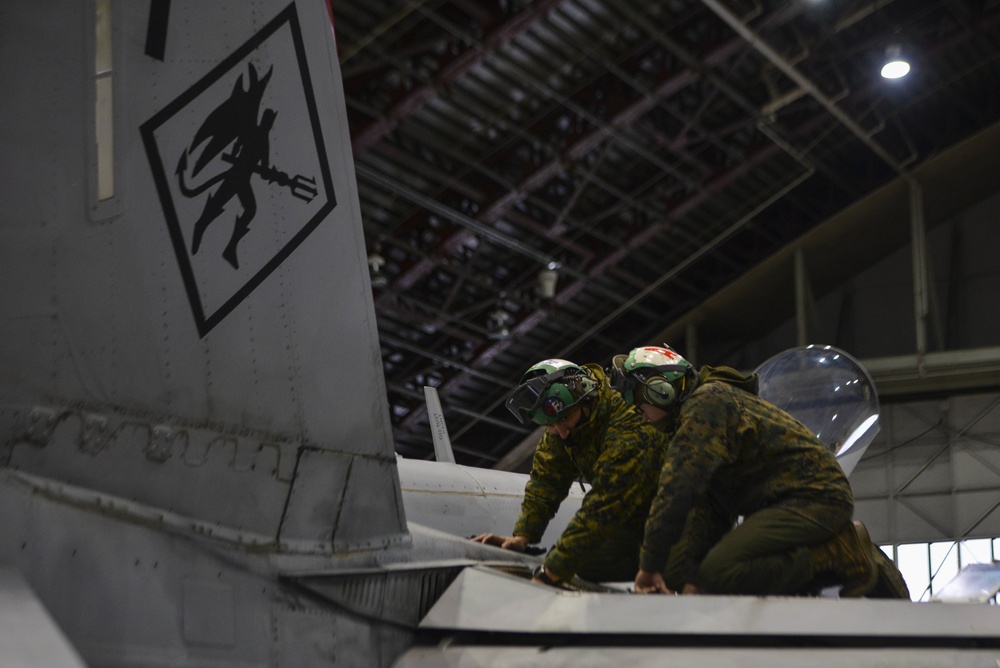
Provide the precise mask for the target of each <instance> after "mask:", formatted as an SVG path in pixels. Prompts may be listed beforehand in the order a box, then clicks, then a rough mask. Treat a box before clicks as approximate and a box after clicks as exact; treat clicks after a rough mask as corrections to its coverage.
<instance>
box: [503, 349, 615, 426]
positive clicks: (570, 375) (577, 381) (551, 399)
mask: <svg viewBox="0 0 1000 668" xmlns="http://www.w3.org/2000/svg"><path fill="white" fill-rule="evenodd" d="M596 389H597V383H596V382H594V379H593V378H591V377H590V374H588V373H587V371H586V370H585V369H583V368H582V367H580V366H578V365H576V364H573V363H572V362H568V361H566V360H560V359H548V360H542V361H541V362H538V363H537V364H535V365H533V366H532V367H531V368H530V369H528V370H527V371H525V372H524V375H523V376H521V381H520V384H519V385H518V386H517V387H516V388H514V390H513V391H512V392H511V393H510V394H509V395H508V397H507V410H509V411H510V412H511V413H513V414H514V417H516V418H517V419H518V421H519V422H520V423H521V424H527V423H528V421H531V422H534V423H535V424H539V425H543V426H546V425H550V424H553V423H554V422H557V421H559V420H560V419H562V418H563V417H565V415H566V413H568V412H569V411H570V410H572V409H573V408H575V407H576V406H577V405H578V404H579V403H580V402H581V401H583V400H584V399H586V398H587V397H589V396H590V395H591V394H593V392H594V391H595V390H596Z"/></svg>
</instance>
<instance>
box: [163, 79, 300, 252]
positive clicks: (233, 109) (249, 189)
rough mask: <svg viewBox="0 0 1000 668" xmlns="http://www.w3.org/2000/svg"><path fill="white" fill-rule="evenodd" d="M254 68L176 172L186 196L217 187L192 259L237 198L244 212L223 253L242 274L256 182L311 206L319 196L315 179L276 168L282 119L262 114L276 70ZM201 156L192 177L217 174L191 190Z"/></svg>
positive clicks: (215, 113)
mask: <svg viewBox="0 0 1000 668" xmlns="http://www.w3.org/2000/svg"><path fill="white" fill-rule="evenodd" d="M248 68H249V73H248V77H247V82H246V84H245V85H244V79H243V75H242V74H240V76H239V78H238V79H237V80H236V84H235V86H234V87H233V91H232V94H231V95H230V96H229V98H228V99H226V100H225V101H224V102H222V104H220V105H219V106H218V107H216V108H215V109H214V110H213V111H212V112H211V113H210V114H208V116H207V118H205V121H204V122H203V123H202V124H201V127H199V128H198V131H197V132H196V133H195V136H194V139H193V140H192V142H191V146H190V147H189V148H188V149H187V150H185V151H184V152H183V153H182V154H181V157H180V160H179V161H178V163H177V170H176V175H177V181H178V186H179V188H180V191H181V193H182V194H183V195H184V196H185V197H188V198H193V197H197V196H199V195H201V194H202V193H204V192H205V191H207V190H209V189H211V188H215V190H214V191H212V192H211V193H210V194H209V195H208V198H207V200H206V202H205V205H204V208H203V209H202V211H201V215H200V216H199V217H198V220H197V221H196V222H195V224H194V232H193V238H192V241H191V254H192V255H195V254H197V253H198V249H199V248H200V247H201V241H202V238H203V236H204V234H205V230H206V229H208V226H209V225H211V224H212V223H213V222H214V221H216V220H218V219H219V218H220V216H221V215H222V214H223V212H225V210H226V206H227V204H229V202H230V201H232V200H233V199H234V198H235V199H236V200H237V201H238V202H239V205H240V207H241V209H240V211H239V213H237V214H236V218H235V222H234V223H233V231H232V234H231V235H230V237H229V243H228V244H227V245H226V248H225V250H223V251H222V257H223V258H225V260H226V261H227V262H229V264H231V265H232V266H233V268H234V269H239V258H238V255H237V247H238V245H239V243H240V240H241V239H242V238H243V237H245V236H246V235H247V233H248V232H249V231H250V223H251V222H252V221H253V218H254V216H255V215H256V213H257V199H256V196H255V194H254V181H255V178H254V177H258V178H259V179H261V180H263V181H264V182H267V183H271V184H275V185H277V186H282V187H286V188H288V189H289V190H290V191H291V194H292V195H293V196H295V197H297V198H299V199H301V200H303V201H305V202H310V201H312V199H313V198H314V197H315V196H316V194H317V190H316V180H315V179H314V178H310V177H307V176H303V175H301V174H298V175H296V176H294V177H293V176H289V175H288V174H286V173H285V172H283V171H281V170H279V169H278V168H277V167H275V166H274V165H272V164H271V163H270V134H271V130H272V129H273V127H274V121H275V118H276V117H277V115H278V114H277V112H276V111H275V110H274V109H269V108H264V109H263V110H261V100H262V99H263V96H264V90H265V89H266V88H267V84H268V81H270V79H271V74H272V73H273V70H274V68H273V67H272V68H270V69H268V70H267V72H266V73H265V74H264V76H263V77H259V76H258V74H257V69H256V68H255V67H254V66H253V64H252V63H251V64H249V65H248ZM199 148H200V149H201V150H200V152H199V151H198V149H199ZM195 153H198V156H197V158H195V159H194V166H193V167H192V168H191V170H190V178H192V179H194V178H196V177H198V175H199V174H201V173H202V170H204V169H205V167H206V166H208V165H213V166H214V167H215V169H216V173H215V174H214V175H212V176H211V177H209V178H208V179H206V180H204V181H203V182H202V183H199V184H197V185H191V184H189V183H188V182H187V176H186V175H187V174H188V159H189V158H190V157H192V156H193V155H194V154H195Z"/></svg>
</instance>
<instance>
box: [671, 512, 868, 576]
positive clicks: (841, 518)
mask: <svg viewBox="0 0 1000 668" xmlns="http://www.w3.org/2000/svg"><path fill="white" fill-rule="evenodd" d="M809 510H810V509H808V508H805V509H802V512H797V511H792V510H789V509H787V508H765V509H764V510H761V511H758V512H756V513H754V514H752V515H750V516H749V517H746V518H745V519H744V520H743V523H742V524H740V525H739V526H737V527H736V528H734V529H733V530H732V531H730V532H729V533H727V534H726V535H725V536H723V537H722V539H721V540H720V541H719V542H718V543H716V544H715V546H714V547H712V549H711V550H709V551H708V554H706V555H705V558H704V559H703V560H702V562H701V565H700V566H699V568H698V575H697V578H696V582H695V583H694V584H697V585H698V586H700V587H701V588H702V589H704V590H705V591H706V592H708V593H710V594H750V595H758V596H765V595H772V596H782V595H802V594H815V593H817V592H818V590H819V589H820V588H821V587H822V586H823V583H819V582H816V581H815V578H814V575H813V567H812V563H811V559H810V549H809V547H810V546H812V545H817V544H819V543H824V542H826V541H828V540H830V539H831V538H832V537H833V536H835V535H836V534H837V532H838V531H839V530H840V529H841V528H842V527H843V526H844V525H845V524H847V523H848V522H850V521H851V510H850V509H849V508H843V510H842V511H840V510H837V509H831V508H830V507H829V506H822V507H817V509H816V512H815V513H811V512H809ZM810 515H812V516H813V517H810ZM816 517H821V518H822V521H820V520H818V519H815V518H816ZM673 556H674V553H673V552H671V558H673ZM669 570H670V568H669V567H668V571H669ZM670 584H671V583H670V581H669V580H668V586H669V585H670Z"/></svg>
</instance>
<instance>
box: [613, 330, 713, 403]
mask: <svg viewBox="0 0 1000 668" xmlns="http://www.w3.org/2000/svg"><path fill="white" fill-rule="evenodd" d="M611 364H612V370H611V371H612V373H611V376H612V379H613V380H612V387H614V388H615V389H616V390H618V391H619V392H620V393H621V395H622V397H623V398H624V399H625V401H626V403H629V404H635V405H637V406H638V405H639V404H642V403H647V404H650V405H653V406H656V407H658V408H665V407H667V406H669V405H670V404H672V403H674V402H675V401H679V400H681V399H683V398H684V397H686V396H687V395H688V394H690V393H691V392H692V391H693V390H694V387H695V384H696V383H697V379H698V376H697V373H696V371H695V368H694V367H693V366H692V365H691V363H690V362H688V361H687V360H686V359H684V358H683V357H681V356H680V355H679V354H678V353H677V351H675V350H674V349H673V348H671V347H670V346H668V345H667V344H663V345H662V346H642V347H640V348H634V349H632V351H630V352H629V354H628V355H615V356H614V358H613V359H612V361H611Z"/></svg>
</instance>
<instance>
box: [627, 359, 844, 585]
mask: <svg viewBox="0 0 1000 668" xmlns="http://www.w3.org/2000/svg"><path fill="white" fill-rule="evenodd" d="M699 379H700V382H699V386H698V388H697V389H696V390H695V391H694V392H693V393H692V394H691V396H689V397H688V398H687V399H686V400H685V401H684V402H683V403H682V404H681V405H680V406H679V408H678V409H677V411H676V412H675V413H673V414H672V415H671V416H668V417H667V418H665V419H664V420H662V421H661V422H660V423H658V424H657V425H656V426H657V428H659V429H661V430H665V431H668V432H670V431H672V432H673V437H672V438H671V439H670V444H669V448H668V450H667V454H666V456H665V457H664V463H663V469H662V471H661V473H660V480H659V489H658V491H657V494H656V497H655V499H654V501H653V504H652V507H651V509H650V515H649V519H648V521H647V523H646V531H645V539H644V541H643V546H642V550H641V554H640V566H641V568H642V569H643V570H645V571H651V572H662V571H663V570H664V567H665V565H666V562H667V556H668V554H669V552H670V549H671V547H672V546H673V545H674V544H675V543H676V542H677V541H678V540H679V539H680V537H681V534H682V531H683V532H684V542H685V558H686V559H687V560H688V563H687V564H685V565H683V566H682V567H681V568H682V569H683V572H684V575H683V577H684V578H685V579H687V581H689V582H691V581H693V580H692V579H691V578H693V577H694V574H695V573H696V572H697V567H698V564H699V563H700V562H701V559H703V558H704V556H705V554H707V553H708V551H709V550H710V549H711V547H712V546H713V545H715V543H717V542H718V541H719V540H720V539H721V538H722V536H723V535H725V534H726V532H728V531H729V530H730V529H731V528H732V527H733V524H734V522H735V521H736V519H737V517H739V516H741V515H742V516H744V517H745V516H749V515H750V514H752V513H754V512H756V511H758V510H761V509H763V508H769V507H779V508H787V509H789V510H792V511H794V512H796V513H799V514H801V515H803V516H804V517H807V518H811V519H813V520H815V521H816V522H818V523H820V524H822V525H824V526H830V527H831V528H833V529H836V528H837V527H839V526H840V525H842V524H843V522H844V518H845V517H846V518H848V519H849V518H850V516H851V512H852V510H853V506H854V500H853V496H852V494H851V487H850V484H849V483H848V481H847V477H846V476H845V475H844V472H843V470H842V469H841V468H840V464H838V463H837V460H836V458H835V457H834V455H833V453H832V452H830V450H829V449H828V448H827V447H826V446H825V445H824V444H823V443H822V442H821V441H820V440H819V439H818V438H816V436H815V435H814V434H813V433H812V432H811V431H810V430H809V429H808V428H807V427H806V426H805V425H803V424H802V423H801V422H799V421H798V420H796V419H795V418H793V417H792V416H791V415H789V414H788V413H786V412H785V411H783V410H781V409H780V408H778V407H776V406H774V405H773V404H770V403H768V402H766V401H764V400H763V399H761V398H760V397H758V396H757V395H756V389H757V388H756V377H755V376H744V375H742V374H740V373H739V372H737V371H735V370H733V369H729V368H727V367H719V368H713V367H707V366H705V367H701V369H700V370H699ZM685 523H686V524H687V530H686V531H684V529H685Z"/></svg>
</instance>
